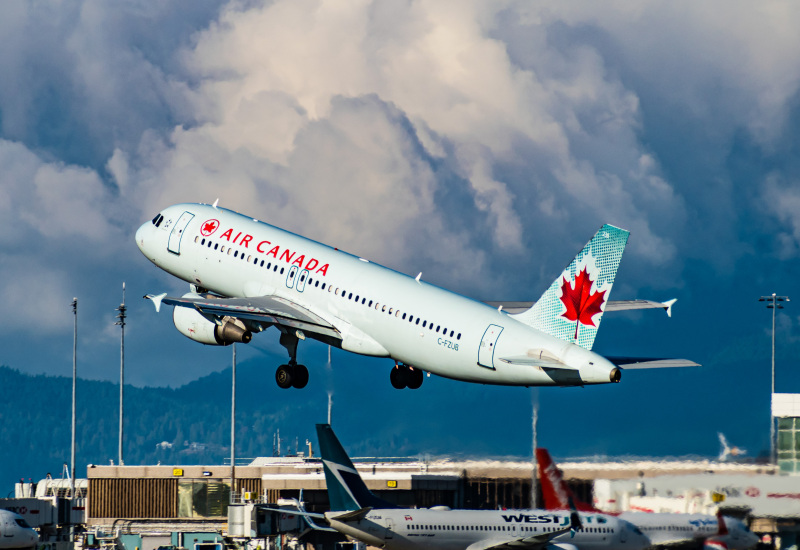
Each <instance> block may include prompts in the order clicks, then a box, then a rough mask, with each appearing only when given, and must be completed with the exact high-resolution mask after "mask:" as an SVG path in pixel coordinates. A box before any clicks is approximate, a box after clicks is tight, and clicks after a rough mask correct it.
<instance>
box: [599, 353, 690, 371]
mask: <svg viewBox="0 0 800 550" xmlns="http://www.w3.org/2000/svg"><path fill="white" fill-rule="evenodd" d="M606 359H608V360H609V361H611V362H612V363H614V364H615V365H616V366H618V367H620V368H622V369H626V370H630V369H672V368H675V367H699V366H700V364H699V363H695V362H694V361H690V360H688V359H656V358H652V357H608V356H606Z"/></svg>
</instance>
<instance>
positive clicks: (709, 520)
mask: <svg viewBox="0 0 800 550" xmlns="http://www.w3.org/2000/svg"><path fill="white" fill-rule="evenodd" d="M617 517H619V518H620V519H624V520H626V521H629V522H630V523H632V524H634V525H635V526H636V527H638V528H639V529H640V530H641V531H642V533H644V534H645V535H647V537H648V538H649V539H650V540H651V541H652V543H653V544H654V545H665V544H677V543H681V542H686V541H691V540H697V541H704V540H708V539H713V540H716V541H719V542H724V543H725V545H726V546H727V548H728V550H745V549H747V548H752V547H753V546H755V545H756V544H757V543H758V537H757V536H756V535H755V534H753V533H752V532H751V531H750V530H749V529H748V528H747V526H746V525H745V524H744V523H742V522H741V521H739V520H737V519H734V518H731V517H726V518H725V520H724V521H725V526H726V528H727V531H728V533H727V534H724V535H720V534H719V524H718V521H717V518H716V517H714V516H709V515H706V514H670V513H650V512H623V513H621V514H619V515H618V516H617Z"/></svg>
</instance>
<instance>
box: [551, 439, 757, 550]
mask: <svg viewBox="0 0 800 550" xmlns="http://www.w3.org/2000/svg"><path fill="white" fill-rule="evenodd" d="M536 462H537V464H538V468H539V480H540V483H541V485H542V496H543V497H544V507H545V509H547V510H568V509H570V508H572V507H573V506H574V508H576V509H577V510H582V511H586V512H595V513H604V512H603V511H602V510H598V509H597V508H595V507H594V506H593V505H591V504H588V503H586V502H583V501H581V500H580V499H578V498H576V497H575V495H574V494H573V493H572V490H571V489H570V488H569V486H568V485H567V483H566V482H565V481H564V476H563V475H562V473H561V470H559V469H558V467H557V466H556V464H555V463H554V462H553V459H552V458H551V457H550V453H549V452H548V451H547V449H541V448H538V449H536ZM613 516H616V517H618V518H620V519H624V520H626V521H629V522H630V523H632V524H634V525H635V526H637V527H638V528H639V529H640V530H641V531H642V532H643V533H644V534H645V535H647V536H648V538H650V540H651V542H652V543H653V545H657V546H662V545H680V544H685V543H690V542H701V543H702V544H703V545H704V548H705V550H746V549H748V548H752V547H754V546H755V545H756V544H757V543H758V537H757V536H756V535H755V534H753V533H752V532H751V531H750V529H748V528H747V526H746V525H745V524H744V523H743V522H741V521H739V520H738V519H735V518H732V517H723V516H722V514H721V513H717V515H716V516H710V515H707V514H678V513H660V512H621V513H614V514H613Z"/></svg>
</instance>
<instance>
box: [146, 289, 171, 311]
mask: <svg viewBox="0 0 800 550" xmlns="http://www.w3.org/2000/svg"><path fill="white" fill-rule="evenodd" d="M166 297H167V293H166V292H165V293H163V294H155V295H154V294H147V295H146V296H145V297H144V298H145V300H153V305H154V306H156V313H160V312H161V300H163V299H164V298H166Z"/></svg>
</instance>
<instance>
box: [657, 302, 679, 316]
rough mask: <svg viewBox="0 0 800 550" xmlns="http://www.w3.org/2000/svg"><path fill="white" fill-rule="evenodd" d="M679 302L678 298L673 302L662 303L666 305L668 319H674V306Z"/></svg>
mask: <svg viewBox="0 0 800 550" xmlns="http://www.w3.org/2000/svg"><path fill="white" fill-rule="evenodd" d="M677 301H678V299H677V298H673V299H672V300H667V301H666V302H661V303H662V304H663V305H664V309H666V310H667V317H672V305H673V304H674V303H675V302H677Z"/></svg>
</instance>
